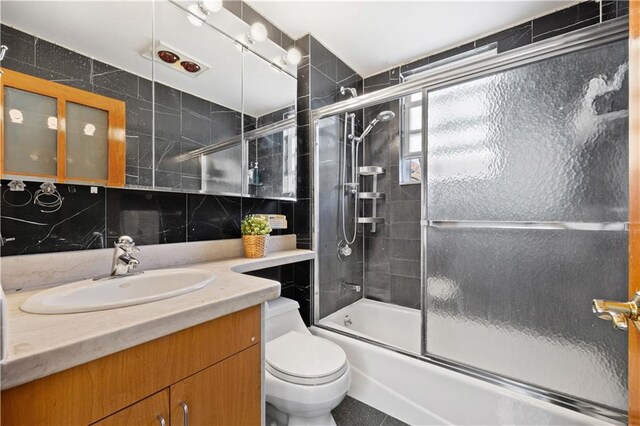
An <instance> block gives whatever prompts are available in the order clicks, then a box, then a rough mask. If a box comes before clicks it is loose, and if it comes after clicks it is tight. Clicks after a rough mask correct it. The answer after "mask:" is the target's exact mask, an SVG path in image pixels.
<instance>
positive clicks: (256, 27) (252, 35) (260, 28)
mask: <svg viewBox="0 0 640 426" xmlns="http://www.w3.org/2000/svg"><path fill="white" fill-rule="evenodd" d="M267 35H268V34H267V27H265V26H264V24H262V23H260V22H256V23H255V24H253V25H251V28H250V29H249V32H247V43H248V44H249V45H252V44H253V43H255V42H256V41H257V42H262V41H265V40H266V39H267Z"/></svg>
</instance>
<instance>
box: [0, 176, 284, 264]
mask: <svg viewBox="0 0 640 426" xmlns="http://www.w3.org/2000/svg"><path fill="white" fill-rule="evenodd" d="M7 183H8V181H2V188H1V192H2V200H1V202H0V212H1V215H0V233H1V234H2V236H3V237H4V238H15V240H14V241H10V242H7V243H6V244H5V245H4V247H2V248H1V249H0V255H2V256H12V255H18V254H32V253H49V252H60V251H72V250H87V249H99V248H107V247H111V246H112V245H113V242H114V241H115V239H116V238H117V237H119V236H120V235H123V234H127V235H130V236H131V237H133V238H134V239H135V240H136V243H137V244H139V245H145V244H166V243H178V242H187V241H207V240H220V239H227V238H239V237H240V220H241V219H242V217H243V216H244V215H246V214H251V213H283V214H286V215H287V216H288V217H289V228H288V229H284V230H274V232H273V233H272V235H280V234H290V233H292V232H293V226H294V224H293V221H292V220H291V218H292V211H293V206H294V205H295V202H291V201H276V200H265V199H258V198H250V199H248V198H244V199H241V198H239V197H224V196H218V195H199V194H183V193H175V192H160V191H145V190H135V189H115V188H100V187H98V188H97V193H95V194H92V193H91V190H90V188H91V187H90V186H83V185H65V184H58V185H56V186H57V188H58V190H59V192H60V194H61V196H62V197H63V198H64V199H63V202H62V207H61V208H60V209H59V210H58V211H56V212H54V213H45V212H43V211H42V210H43V209H42V208H41V207H39V206H36V205H34V204H33V199H32V197H33V194H35V191H37V190H38V188H39V186H40V184H39V183H36V182H27V183H26V184H27V188H26V189H27V191H24V192H11V191H10V190H9V188H8V187H7Z"/></svg>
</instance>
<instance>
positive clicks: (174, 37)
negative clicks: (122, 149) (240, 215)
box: [147, 1, 242, 195]
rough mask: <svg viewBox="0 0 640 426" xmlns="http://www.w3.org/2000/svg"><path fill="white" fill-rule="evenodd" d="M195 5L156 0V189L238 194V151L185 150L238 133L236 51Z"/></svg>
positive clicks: (152, 53)
mask: <svg viewBox="0 0 640 426" xmlns="http://www.w3.org/2000/svg"><path fill="white" fill-rule="evenodd" d="M194 6H195V7H194ZM197 7H198V3H197V2H173V1H162V2H156V4H155V39H154V41H153V46H152V45H151V44H150V45H149V46H148V50H147V57H149V58H151V57H153V58H154V63H155V64H156V65H155V79H156V80H155V81H156V83H155V86H154V87H155V90H154V93H155V106H156V110H155V138H154V140H155V161H154V163H155V167H154V170H155V173H154V177H155V187H156V188H160V189H169V190H181V191H189V192H200V191H204V192H207V193H216V194H222V193H225V194H235V195H239V194H240V183H239V182H240V178H241V177H240V176H241V175H240V174H241V169H240V167H239V163H240V161H241V160H242V155H241V153H238V152H236V153H234V152H233V150H230V151H226V152H225V153H224V154H209V155H188V154H189V153H191V152H193V151H196V150H199V149H202V148H205V147H209V146H213V145H217V144H218V143H220V142H224V141H225V140H227V139H229V138H232V137H236V136H237V137H239V135H240V134H241V132H242V112H241V111H242V97H241V91H242V52H241V50H240V49H239V48H238V46H237V45H236V43H235V42H234V41H233V40H232V39H231V38H229V37H228V36H227V35H225V34H223V33H222V32H220V31H218V30H217V29H215V28H214V27H213V26H211V25H210V24H208V23H207V22H205V20H204V18H206V16H204V15H202V14H201V13H197V12H198V11H199V10H200V9H198V8H197ZM215 14H216V15H217V14H228V15H231V12H229V11H227V10H226V9H221V10H219V11H217V12H215ZM184 154H187V155H186V156H185V155H184ZM236 157H237V158H236ZM214 159H215V160H214ZM234 164H235V165H234ZM234 186H235V187H236V188H234Z"/></svg>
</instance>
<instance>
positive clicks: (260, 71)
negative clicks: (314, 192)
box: [243, 52, 297, 200]
mask: <svg viewBox="0 0 640 426" xmlns="http://www.w3.org/2000/svg"><path fill="white" fill-rule="evenodd" d="M243 81H244V99H245V113H246V114H245V120H246V121H245V133H244V152H245V155H244V169H245V170H246V171H247V173H246V177H245V178H244V185H243V186H244V191H243V192H244V194H245V196H249V197H256V198H269V199H283V200H295V198H296V179H297V174H296V173H297V170H296V166H297V158H296V146H297V141H296V118H295V98H296V80H295V79H294V78H293V77H291V76H290V75H289V74H288V73H286V72H283V71H282V70H281V69H279V68H278V67H276V66H274V65H272V64H269V63H267V62H265V61H263V60H261V59H260V58H258V57H257V56H256V55H254V54H252V53H251V52H249V53H247V55H245V61H244V80H243Z"/></svg>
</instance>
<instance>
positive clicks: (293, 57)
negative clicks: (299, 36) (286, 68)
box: [282, 47, 302, 65]
mask: <svg viewBox="0 0 640 426" xmlns="http://www.w3.org/2000/svg"><path fill="white" fill-rule="evenodd" d="M301 60H302V54H301V53H300V51H299V50H298V49H296V48H295V47H290V48H289V50H287V53H286V54H285V55H282V63H283V64H284V65H289V64H291V65H298V64H299V63H300V61H301Z"/></svg>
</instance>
